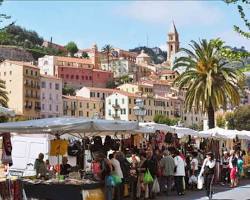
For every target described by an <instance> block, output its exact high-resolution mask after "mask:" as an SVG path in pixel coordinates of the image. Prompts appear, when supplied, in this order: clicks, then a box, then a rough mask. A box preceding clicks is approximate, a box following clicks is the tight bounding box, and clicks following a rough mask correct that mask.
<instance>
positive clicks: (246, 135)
mask: <svg viewBox="0 0 250 200" xmlns="http://www.w3.org/2000/svg"><path fill="white" fill-rule="evenodd" d="M237 137H238V138H239V139H241V140H250V131H238V134H237Z"/></svg>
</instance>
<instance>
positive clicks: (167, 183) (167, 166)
mask: <svg viewBox="0 0 250 200" xmlns="http://www.w3.org/2000/svg"><path fill="white" fill-rule="evenodd" d="M160 168H161V170H162V176H161V180H160V188H161V192H166V193H167V195H168V194H169V192H170V191H171V187H172V182H173V176H174V168H175V162H174V159H173V157H172V156H171V154H170V152H169V151H168V150H165V151H164V152H163V158H162V159H161V161H160Z"/></svg>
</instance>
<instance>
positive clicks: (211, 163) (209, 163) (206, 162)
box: [199, 158, 215, 176]
mask: <svg viewBox="0 0 250 200" xmlns="http://www.w3.org/2000/svg"><path fill="white" fill-rule="evenodd" d="M206 166H208V167H209V168H210V169H212V168H214V166H215V160H209V159H208V158H206V159H205V160H204V162H203V165H202V167H201V171H200V175H199V176H201V175H202V174H203V172H204V170H205V167H206Z"/></svg>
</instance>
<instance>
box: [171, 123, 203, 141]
mask: <svg viewBox="0 0 250 200" xmlns="http://www.w3.org/2000/svg"><path fill="white" fill-rule="evenodd" d="M171 128H173V129H174V133H176V134H177V135H178V138H182V137H184V136H187V135H190V136H199V133H198V132H197V131H195V130H193V129H191V128H186V127H179V126H171Z"/></svg>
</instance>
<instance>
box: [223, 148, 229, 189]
mask: <svg viewBox="0 0 250 200" xmlns="http://www.w3.org/2000/svg"><path fill="white" fill-rule="evenodd" d="M221 165H222V166H221V183H222V185H225V184H229V183H230V169H229V154H228V152H227V151H224V152H223V156H222V158H221Z"/></svg>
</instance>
